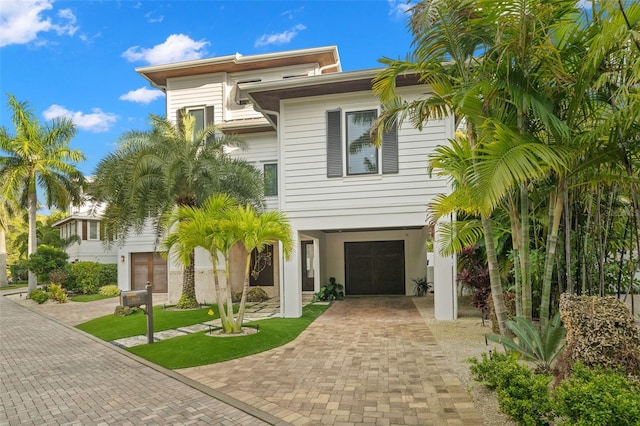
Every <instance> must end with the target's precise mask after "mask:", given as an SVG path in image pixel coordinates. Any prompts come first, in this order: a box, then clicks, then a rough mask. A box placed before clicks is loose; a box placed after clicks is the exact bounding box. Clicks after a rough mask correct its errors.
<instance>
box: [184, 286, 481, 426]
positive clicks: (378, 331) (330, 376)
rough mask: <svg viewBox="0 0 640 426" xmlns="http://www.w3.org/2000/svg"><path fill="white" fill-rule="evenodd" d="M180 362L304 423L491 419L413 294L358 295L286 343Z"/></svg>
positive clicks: (214, 383) (225, 389) (189, 372)
mask: <svg viewBox="0 0 640 426" xmlns="http://www.w3.org/2000/svg"><path fill="white" fill-rule="evenodd" d="M178 371H179V372H180V373H181V374H183V375H185V376H187V377H190V378H192V379H194V380H196V381H198V382H200V383H202V384H205V385H206V386H209V387H211V388H213V389H216V390H219V391H221V392H222V393H224V394H227V395H230V396H232V397H234V398H236V399H238V400H240V401H243V402H245V403H247V404H250V405H252V406H254V407H257V408H259V409H261V410H264V411H266V412H268V413H270V414H273V415H275V416H277V417H279V418H286V420H287V421H289V422H292V423H294V424H322V425H354V424H370V425H454V424H456V425H458V424H459V425H480V424H482V421H481V417H480V415H479V414H478V412H477V411H476V409H475V407H474V405H473V403H472V401H471V398H470V396H469V394H468V393H467V392H466V390H465V389H464V387H463V386H462V384H461V382H460V380H459V378H458V377H457V376H456V375H455V374H454V373H453V372H452V371H451V370H450V369H449V368H448V366H447V362H446V359H445V358H444V355H443V353H442V352H441V351H440V348H439V346H438V344H437V342H436V340H435V338H434V336H433V334H432V333H431V331H430V330H429V328H428V326H427V325H426V324H425V322H424V320H423V318H422V317H421V315H420V314H419V312H418V310H417V309H416V307H415V305H414V303H413V301H412V299H411V298H409V297H402V296H400V297H397V296H395V297H348V298H347V299H346V300H343V301H339V302H336V303H334V304H333V305H332V306H331V307H330V308H329V309H328V310H327V311H326V312H325V313H324V314H323V315H322V316H321V317H320V318H318V319H317V320H316V321H315V322H314V323H312V324H311V325H310V326H309V327H308V328H307V330H305V331H304V332H303V333H302V334H301V335H300V336H299V337H298V339H296V340H295V341H294V342H291V343H289V344H287V345H285V346H282V347H280V348H277V349H274V350H271V351H268V352H263V353H261V354H257V355H253V356H250V357H246V358H242V359H237V360H232V361H227V362H224V363H219V364H215V365H210V366H203V367H195V368H188V369H182V370H178Z"/></svg>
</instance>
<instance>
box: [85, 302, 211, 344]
mask: <svg viewBox="0 0 640 426" xmlns="http://www.w3.org/2000/svg"><path fill="white" fill-rule="evenodd" d="M209 309H210V308H209V307H206V308H202V309H193V310H169V309H163V307H162V306H155V307H154V308H153V331H154V332H157V331H163V330H170V329H172V328H179V327H185V326H187V325H193V324H200V323H203V322H207V321H211V320H213V319H216V318H219V315H218V312H217V311H218V307H217V306H216V307H214V308H213V310H214V312H215V314H214V315H213V316H211V315H209V314H208V312H209ZM76 327H77V328H79V329H80V330H82V331H85V332H87V333H89V334H92V335H94V336H96V337H98V338H100V339H102V340H106V341H111V340H117V339H123V338H125V337H131V336H138V335H141V334H147V317H146V315H145V314H144V312H143V311H142V309H138V310H137V312H135V313H133V314H131V315H127V316H119V315H105V316H103V317H100V318H95V319H93V320H91V321H87V322H85V323H82V324H79V325H77V326H76Z"/></svg>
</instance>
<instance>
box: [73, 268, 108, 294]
mask: <svg viewBox="0 0 640 426" xmlns="http://www.w3.org/2000/svg"><path fill="white" fill-rule="evenodd" d="M117 282H118V279H117V265H115V264H103V263H98V262H75V263H71V264H69V279H68V280H67V281H66V283H65V285H64V287H65V288H66V289H67V290H69V291H72V292H76V293H82V294H96V293H98V291H99V290H100V287H102V286H105V285H108V284H113V283H117Z"/></svg>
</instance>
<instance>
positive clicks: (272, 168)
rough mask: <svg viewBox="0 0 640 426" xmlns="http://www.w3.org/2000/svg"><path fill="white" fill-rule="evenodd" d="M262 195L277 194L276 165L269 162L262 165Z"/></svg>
mask: <svg viewBox="0 0 640 426" xmlns="http://www.w3.org/2000/svg"><path fill="white" fill-rule="evenodd" d="M263 170H264V171H263V176H264V195H265V197H275V196H276V195H278V165H277V164H276V163H269V164H265V165H264V169H263Z"/></svg>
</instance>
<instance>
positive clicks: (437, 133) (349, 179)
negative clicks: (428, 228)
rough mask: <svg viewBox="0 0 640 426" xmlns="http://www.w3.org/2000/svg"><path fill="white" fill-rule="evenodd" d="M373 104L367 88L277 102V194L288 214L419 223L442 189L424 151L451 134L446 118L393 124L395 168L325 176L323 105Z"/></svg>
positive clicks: (346, 221) (349, 221)
mask: <svg viewBox="0 0 640 426" xmlns="http://www.w3.org/2000/svg"><path fill="white" fill-rule="evenodd" d="M378 107H379V102H378V101H377V100H376V98H375V97H374V96H373V95H372V94H371V93H368V92H362V93H358V94H349V95H340V96H319V97H315V98H310V99H306V100H291V101H284V102H283V104H282V111H283V113H282V120H281V123H283V127H282V129H281V132H282V140H283V142H282V143H283V149H282V152H281V158H280V160H281V161H280V163H281V164H282V166H281V170H282V176H286V178H285V179H284V191H283V194H281V195H280V196H281V198H282V200H283V201H282V206H283V210H285V211H286V212H287V214H288V215H289V217H290V218H292V219H296V218H297V219H301V220H303V221H304V219H307V220H306V221H304V222H306V223H309V224H311V223H313V222H314V221H315V222H316V223H318V224H319V223H321V222H323V220H322V218H324V219H326V220H325V221H324V226H331V224H332V223H333V224H334V225H335V226H338V227H350V226H351V225H353V226H354V227H363V226H370V225H374V226H376V227H378V226H399V225H423V224H424V222H425V217H426V204H427V203H428V202H429V201H430V200H431V199H432V198H433V197H434V196H435V195H436V194H439V193H443V192H446V191H447V186H446V182H445V181H444V180H442V179H436V178H433V179H430V178H429V177H428V175H427V157H428V155H429V154H430V153H431V152H433V149H434V148H435V147H436V146H437V145H438V144H442V143H443V142H444V141H446V140H447V138H448V137H450V136H451V135H450V133H451V129H450V128H451V127H452V126H451V125H450V123H447V122H446V121H442V120H438V121H436V120H434V121H432V122H429V123H427V124H426V125H425V127H424V129H423V131H422V132H419V131H417V130H416V129H413V128H411V126H410V125H409V124H408V123H405V124H404V125H403V126H402V127H401V128H400V129H399V132H398V161H399V169H400V171H399V173H398V174H384V175H383V174H378V175H360V176H344V177H342V178H328V177H327V167H326V161H327V155H326V127H327V124H326V111H328V110H335V109H341V110H342V111H359V110H365V109H372V108H378ZM342 131H343V133H344V128H343V129H342ZM343 157H345V156H344V155H343ZM407 220H410V221H411V223H406V221H407ZM318 221H320V222H318ZM403 222H404V223H403ZM358 224H359V225H358ZM305 226H306V225H303V224H300V229H308V228H305ZM316 229H318V228H316Z"/></svg>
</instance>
